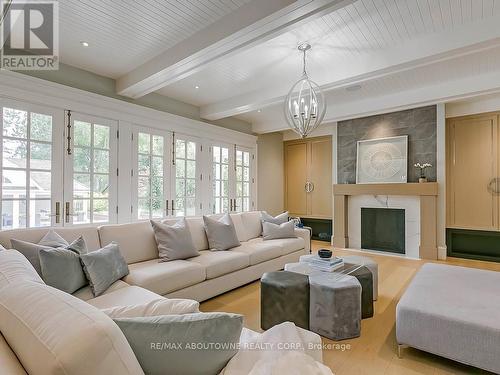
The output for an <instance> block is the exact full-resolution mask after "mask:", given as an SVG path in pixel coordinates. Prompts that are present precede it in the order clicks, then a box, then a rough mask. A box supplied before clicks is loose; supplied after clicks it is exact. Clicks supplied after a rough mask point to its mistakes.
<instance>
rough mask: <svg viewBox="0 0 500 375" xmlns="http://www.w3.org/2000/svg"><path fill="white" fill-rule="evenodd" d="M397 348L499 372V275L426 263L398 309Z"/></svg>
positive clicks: (412, 282)
mask: <svg viewBox="0 0 500 375" xmlns="http://www.w3.org/2000/svg"><path fill="white" fill-rule="evenodd" d="M396 337H397V341H398V344H400V345H403V346H411V347H413V348H416V349H420V350H424V351H427V352H430V353H433V354H437V355H440V356H443V357H446V358H449V359H452V360H455V361H458V362H462V363H465V364H467V365H472V366H476V367H479V368H481V369H484V370H488V371H492V372H494V373H500V272H494V271H484V270H478V269H472V268H464V267H455V266H447V265H442V264H431V263H428V264H425V265H423V266H422V268H421V269H420V271H419V272H418V273H417V274H416V275H415V277H414V278H413V280H412V281H411V283H410V285H409V286H408V288H407V289H406V291H405V293H404V294H403V296H402V297H401V300H400V301H399V303H398V305H397V308H396Z"/></svg>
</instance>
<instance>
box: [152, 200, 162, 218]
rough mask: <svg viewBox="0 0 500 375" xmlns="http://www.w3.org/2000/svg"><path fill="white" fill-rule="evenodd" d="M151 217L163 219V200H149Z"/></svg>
mask: <svg viewBox="0 0 500 375" xmlns="http://www.w3.org/2000/svg"><path fill="white" fill-rule="evenodd" d="M151 216H152V217H163V200H161V199H153V200H151Z"/></svg>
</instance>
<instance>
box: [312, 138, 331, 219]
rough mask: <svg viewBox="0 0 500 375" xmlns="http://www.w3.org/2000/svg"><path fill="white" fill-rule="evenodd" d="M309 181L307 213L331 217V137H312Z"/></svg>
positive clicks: (325, 217) (326, 217) (320, 216)
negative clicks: (308, 208)
mask: <svg viewBox="0 0 500 375" xmlns="http://www.w3.org/2000/svg"><path fill="white" fill-rule="evenodd" d="M310 148H311V159H310V160H311V162H310V167H309V173H310V176H309V181H310V182H311V183H312V185H311V188H310V190H311V192H310V193H309V202H308V203H309V207H310V210H309V211H310V212H309V215H312V216H313V217H317V218H323V219H331V217H332V194H333V193H332V139H331V138H330V137H328V138H321V139H317V140H316V139H312V140H311V142H310Z"/></svg>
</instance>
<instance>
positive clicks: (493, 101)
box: [445, 93, 500, 118]
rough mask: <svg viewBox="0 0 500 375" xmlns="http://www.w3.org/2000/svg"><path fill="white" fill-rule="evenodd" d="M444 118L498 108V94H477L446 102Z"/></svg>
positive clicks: (499, 97) (499, 98)
mask: <svg viewBox="0 0 500 375" xmlns="http://www.w3.org/2000/svg"><path fill="white" fill-rule="evenodd" d="M445 106H446V118H450V117H458V116H467V115H474V114H478V113H485V112H495V111H499V110H500V94H499V93H496V94H489V95H482V96H477V97H474V98H470V99H465V100H460V101H456V102H452V103H446V105H445Z"/></svg>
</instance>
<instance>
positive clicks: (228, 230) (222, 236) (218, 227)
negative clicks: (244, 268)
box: [203, 214, 241, 251]
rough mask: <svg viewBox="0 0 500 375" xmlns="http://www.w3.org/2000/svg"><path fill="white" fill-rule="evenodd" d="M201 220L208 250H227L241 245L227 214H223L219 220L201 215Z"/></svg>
mask: <svg viewBox="0 0 500 375" xmlns="http://www.w3.org/2000/svg"><path fill="white" fill-rule="evenodd" d="M203 222H204V225H205V232H206V233H207V238H208V245H209V248H210V250H215V251H217V250H229V249H231V248H233V247H237V246H240V245H241V244H240V241H239V240H238V236H237V235H236V229H235V227H234V224H233V220H232V219H231V216H229V214H225V215H224V216H222V217H221V218H220V219H219V220H215V219H212V218H210V217H208V216H203Z"/></svg>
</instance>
